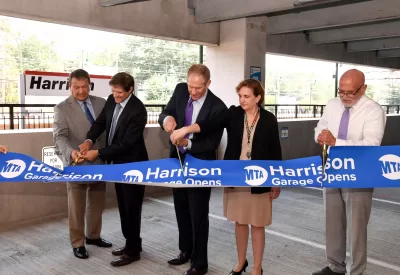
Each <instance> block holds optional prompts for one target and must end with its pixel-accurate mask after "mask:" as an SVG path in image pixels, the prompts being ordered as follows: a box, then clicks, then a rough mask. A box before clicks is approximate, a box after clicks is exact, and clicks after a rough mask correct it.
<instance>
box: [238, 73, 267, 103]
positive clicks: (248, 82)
mask: <svg viewBox="0 0 400 275" xmlns="http://www.w3.org/2000/svg"><path fill="white" fill-rule="evenodd" d="M243 87H247V88H249V89H251V90H252V91H253V94H254V96H255V97H257V96H261V98H260V101H259V102H258V105H262V104H263V103H264V98H265V90H264V87H263V85H262V84H261V82H260V81H258V80H256V79H252V78H249V79H245V80H243V81H242V82H240V83H239V85H237V87H236V92H237V93H238V92H239V91H240V89H242V88H243Z"/></svg>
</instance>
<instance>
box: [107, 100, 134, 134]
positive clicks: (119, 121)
mask: <svg viewBox="0 0 400 275" xmlns="http://www.w3.org/2000/svg"><path fill="white" fill-rule="evenodd" d="M134 97H135V95H134V94H132V95H131V98H130V99H129V101H128V102H127V103H126V105H125V107H124V109H122V111H121V114H120V115H119V118H118V121H117V125H116V126H115V133H114V137H115V135H116V134H117V131H118V129H119V126H121V124H122V121H123V120H125V118H126V117H128V115H129V111H128V109H130V108H131V105H132V104H133V103H134V102H135V98H134ZM114 109H115V107H114ZM113 114H114V111H113ZM111 120H112V118H111ZM111 123H112V122H111Z"/></svg>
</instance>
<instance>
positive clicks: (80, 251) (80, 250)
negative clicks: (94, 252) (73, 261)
mask: <svg viewBox="0 0 400 275" xmlns="http://www.w3.org/2000/svg"><path fill="white" fill-rule="evenodd" d="M72 250H73V251H74V255H75V257H77V258H79V259H87V258H89V253H88V252H87V250H86V248H85V247H84V246H81V247H76V248H73V249H72Z"/></svg>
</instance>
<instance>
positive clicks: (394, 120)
mask: <svg viewBox="0 0 400 275" xmlns="http://www.w3.org/2000/svg"><path fill="white" fill-rule="evenodd" d="M317 122H318V120H296V121H280V122H279V127H280V128H282V127H287V128H288V130H289V136H288V138H287V139H282V140H281V145H282V151H283V156H284V159H293V158H300V157H307V156H312V155H317V154H319V153H320V150H321V148H320V147H319V146H318V145H317V144H316V143H315V142H314V138H313V136H314V128H315V126H316V124H317ZM399 128H400V116H389V117H388V121H387V127H386V132H385V136H384V141H383V145H396V144H400V131H399V130H398V129H399ZM145 139H146V146H147V150H148V153H149V157H150V159H160V158H167V157H168V155H169V145H168V134H167V133H165V132H164V131H161V129H160V128H159V127H157V126H148V127H147V128H146V130H145ZM0 140H1V143H2V144H7V145H8V146H9V149H10V151H13V152H20V153H23V154H27V155H30V156H32V157H34V158H36V159H39V160H41V158H42V153H41V152H42V148H43V147H45V146H51V145H52V131H51V129H45V130H37V131H35V132H32V131H28V130H16V131H2V132H1V133H0ZM164 192H170V189H167V188H155V187H153V188H152V187H147V188H146V196H153V195H156V194H157V193H164ZM107 201H108V204H109V205H110V204H115V192H114V188H113V184H111V183H108V185H107ZM66 215H67V197H66V187H65V184H64V183H42V182H29V183H24V182H18V183H7V182H5V183H0V230H4V229H8V228H10V227H14V226H17V225H21V224H26V223H30V222H36V221H42V220H45V219H49V218H53V217H55V216H57V217H60V216H66Z"/></svg>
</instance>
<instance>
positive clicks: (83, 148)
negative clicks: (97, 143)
mask: <svg viewBox="0 0 400 275" xmlns="http://www.w3.org/2000/svg"><path fill="white" fill-rule="evenodd" d="M92 145H93V144H92V143H91V142H90V141H88V140H86V141H85V142H83V143H82V144H81V145H79V151H80V153H81V154H85V153H86V152H87V151H88V150H90V148H92Z"/></svg>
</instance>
